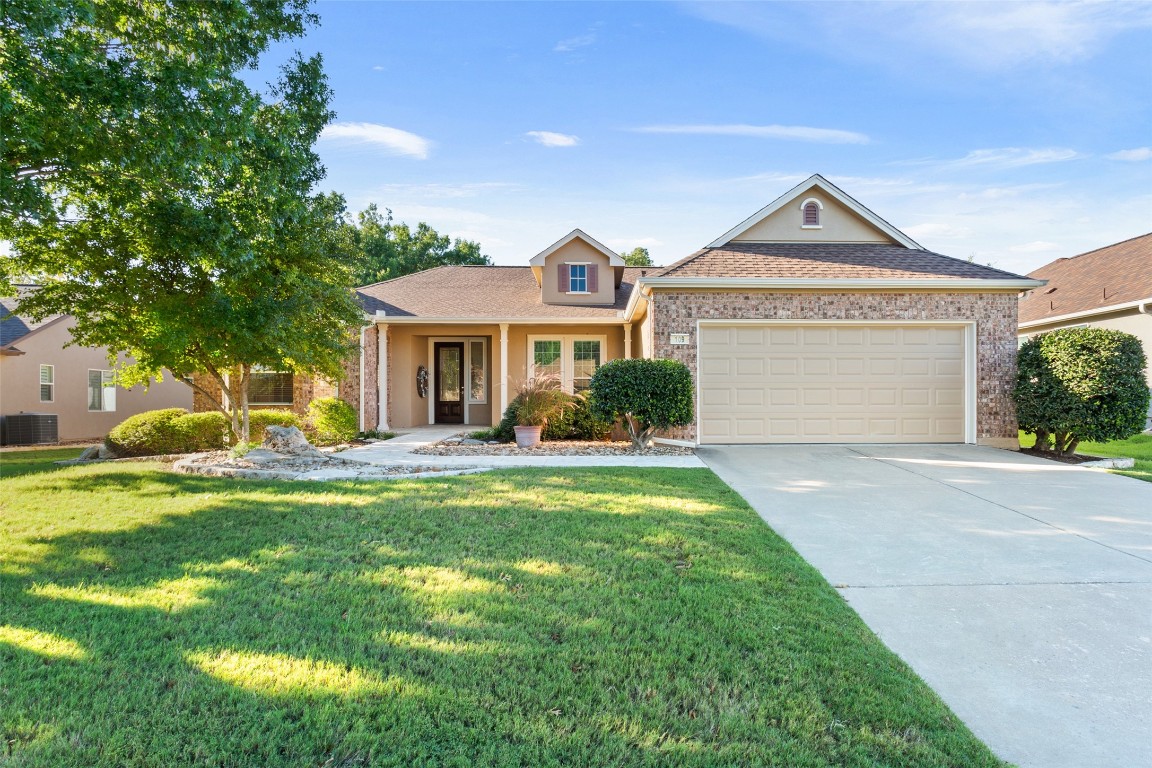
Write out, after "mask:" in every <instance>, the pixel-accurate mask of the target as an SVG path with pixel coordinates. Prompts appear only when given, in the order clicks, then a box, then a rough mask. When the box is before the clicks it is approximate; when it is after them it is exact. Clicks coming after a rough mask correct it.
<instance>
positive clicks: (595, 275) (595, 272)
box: [588, 264, 600, 293]
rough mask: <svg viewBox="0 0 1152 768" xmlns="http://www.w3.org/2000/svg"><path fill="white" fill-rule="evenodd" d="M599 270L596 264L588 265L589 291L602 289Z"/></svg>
mask: <svg viewBox="0 0 1152 768" xmlns="http://www.w3.org/2000/svg"><path fill="white" fill-rule="evenodd" d="M599 270H600V267H598V266H597V265H596V264H589V265H588V293H596V292H597V291H599V290H600V280H599Z"/></svg>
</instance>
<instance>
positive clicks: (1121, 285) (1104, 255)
mask: <svg viewBox="0 0 1152 768" xmlns="http://www.w3.org/2000/svg"><path fill="white" fill-rule="evenodd" d="M1029 277H1036V278H1040V279H1042V280H1047V281H1048V285H1047V286H1045V287H1044V288H1038V289H1036V290H1034V291H1030V292H1029V293H1028V294H1027V295H1026V296H1025V297H1024V298H1023V299H1021V300H1020V323H1021V325H1023V324H1025V323H1036V322H1039V321H1042V320H1044V319H1046V318H1055V317H1062V316H1064V315H1072V314H1080V313H1090V312H1091V311H1092V310H1094V309H1101V308H1103V307H1115V306H1116V305H1118V304H1126V303H1132V302H1139V301H1143V300H1145V299H1152V233H1149V234H1147V235H1140V236H1139V237H1134V238H1132V239H1131V240H1125V241H1123V242H1121V243H1116V244H1115V245H1109V246H1106V247H1104V248H1098V249H1096V250H1095V251H1088V252H1087V253H1082V254H1080V255H1079V256H1072V257H1071V258H1065V259H1057V260H1056V261H1053V262H1052V263H1051V264H1045V265H1044V266H1042V267H1040V268H1039V269H1037V270H1035V271H1033V272H1031V273H1030V274H1029Z"/></svg>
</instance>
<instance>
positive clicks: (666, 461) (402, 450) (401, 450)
mask: <svg viewBox="0 0 1152 768" xmlns="http://www.w3.org/2000/svg"><path fill="white" fill-rule="evenodd" d="M477 429H482V427H477V426H471V427H465V426H461V425H459V424H456V425H444V424H438V425H436V426H431V427H414V428H412V429H409V430H405V431H404V432H402V433H400V434H398V435H397V436H396V437H394V438H392V439H391V440H385V441H384V442H382V443H375V444H373V445H365V446H360V447H358V448H350V449H348V450H346V451H341V452H340V454H339V456H340V458H342V459H351V460H352V461H363V462H367V463H369V464H389V465H392V464H404V465H412V464H423V465H428V464H435V465H437V466H442V467H684V468H687V467H703V466H704V462H702V461H700V459H698V458H696V457H695V456H693V455H691V454H688V455H685V456H530V455H526V456H430V455H428V454H422V453H413V452H412V451H413V450H415V449H416V448H420V447H422V446H425V445H431V444H432V443H435V442H439V441H440V440H443V439H444V438H446V437H452V436H453V435H457V434H460V433H462V432H466V431H475V430H477Z"/></svg>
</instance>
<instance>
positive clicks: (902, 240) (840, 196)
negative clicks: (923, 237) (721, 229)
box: [708, 173, 923, 250]
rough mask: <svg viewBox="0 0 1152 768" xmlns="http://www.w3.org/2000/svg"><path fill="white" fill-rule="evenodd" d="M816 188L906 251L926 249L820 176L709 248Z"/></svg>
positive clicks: (776, 201)
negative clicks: (909, 249)
mask: <svg viewBox="0 0 1152 768" xmlns="http://www.w3.org/2000/svg"><path fill="white" fill-rule="evenodd" d="M813 189H819V190H820V191H821V192H823V193H825V194H826V195H828V196H829V197H831V198H833V199H834V200H836V201H837V202H839V203H840V204H841V205H843V206H844V207H845V208H848V209H849V210H850V211H852V212H853V213H855V214H856V215H857V216H859V217H860V218H862V219H864V220H865V221H866V222H868V223H869V224H871V225H872V226H873V227H875V228H876V229H877V230H879V231H880V232H883V233H884V234H885V235H887V236H888V237H890V238H892V239H893V240H895V241H896V242H897V243H899V244H900V245H902V246H904V247H905V248H914V249H916V250H923V246H921V245H920V244H919V243H917V242H916V241H915V240H913V239H912V238H910V237H908V235H906V234H904V233H903V232H901V231H900V230H898V229H896V227H894V226H892V225H891V224H889V223H888V222H887V221H885V220H884V219H882V218H880V217H879V216H877V215H876V214H875V213H873V212H872V211H871V210H869V209H868V208H867V207H865V206H864V205H861V204H860V202H859V201H858V200H856V199H855V198H854V197H852V196H851V195H849V194H848V193H847V192H845V191H844V190H842V189H840V187H838V186H836V185H835V184H833V183H832V182H830V181H828V179H826V178H824V177H823V176H821V175H820V174H818V173H815V174H812V175H811V176H809V177H808V178H807V179H805V180H804V181H802V182H800V183H799V184H797V185H796V186H794V187H793V188H792V189H790V190H788V191H787V192H785V193H784V194H782V195H780V197H778V198H776V199H775V200H773V201H772V202H771V203H769V204H768V205H766V206H764V207H763V208H761V209H760V210H758V211H756V213H754V214H752V215H751V216H749V217H748V218H747V219H745V220H744V221H742V222H740V223H739V224H737V225H736V226H735V227H733V228H732V229H730V230H728V231H727V232H725V233H724V234H722V235H720V237H718V238H716V239H715V240H713V241H712V242H711V243H708V247H709V248H719V247H720V246H723V245H728V244H729V243H731V241H732V240H733V239H735V238H737V237H739V236H740V235H742V234H744V233H745V232H747V231H748V230H750V229H752V228H753V227H755V226H756V225H757V224H759V223H760V222H762V221H764V220H765V219H767V218H768V217H769V216H771V215H772V214H774V213H776V212H777V211H779V210H780V209H781V208H783V207H784V206H786V205H788V204H789V203H791V202H793V201H794V200H798V199H799V198H801V197H802V196H806V195H807V194H808V193H809V192H811V191H812V190H813Z"/></svg>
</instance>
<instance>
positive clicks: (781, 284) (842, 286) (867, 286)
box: [638, 277, 1045, 291]
mask: <svg viewBox="0 0 1152 768" xmlns="http://www.w3.org/2000/svg"><path fill="white" fill-rule="evenodd" d="M638 284H639V285H640V286H642V287H643V288H647V289H650V288H714V289H717V290H730V289H732V288H756V289H760V290H771V289H773V288H785V289H808V290H829V289H831V290H844V291H878V290H892V289H913V288H921V289H922V288H936V289H941V290H943V289H950V290H955V289H963V290H968V291H984V290H986V291H1003V290H1013V291H1022V290H1027V289H1029V288H1038V287H1040V286H1042V285H1044V284H1045V283H1044V281H1042V280H1031V279H1024V278H1019V279H1002V280H984V279H980V278H941V279H939V280H932V279H925V278H915V279H909V280H876V279H842V280H841V279H837V280H832V279H815V278H807V277H642V278H640V280H639V281H638Z"/></svg>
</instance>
